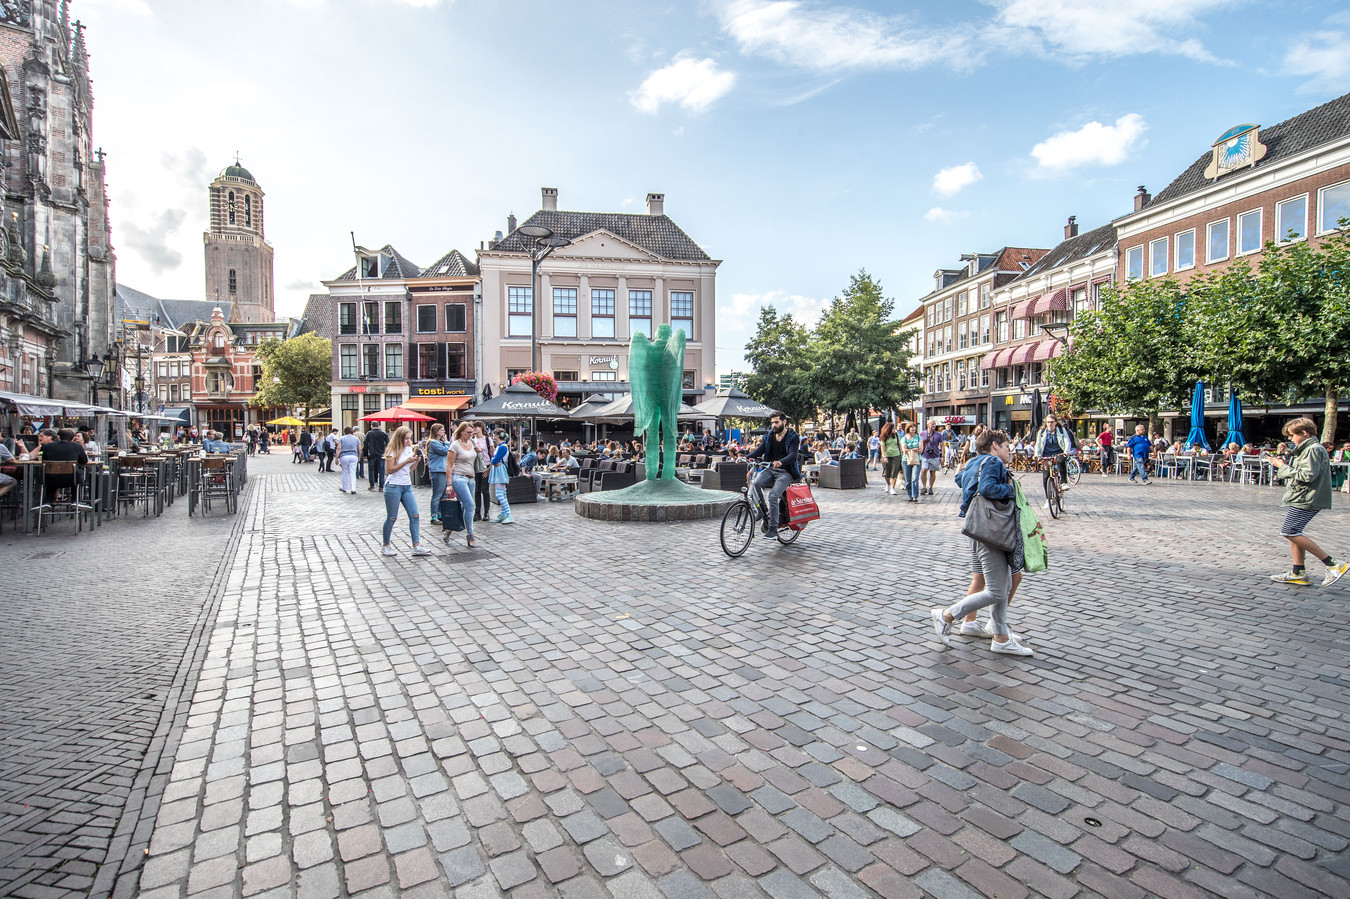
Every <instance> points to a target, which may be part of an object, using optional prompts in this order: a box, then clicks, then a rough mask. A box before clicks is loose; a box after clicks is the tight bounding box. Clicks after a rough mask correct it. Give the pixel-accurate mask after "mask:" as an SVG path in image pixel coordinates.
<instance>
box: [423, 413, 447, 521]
mask: <svg viewBox="0 0 1350 899" xmlns="http://www.w3.org/2000/svg"><path fill="white" fill-rule="evenodd" d="M449 455H450V444H449V443H448V442H447V441H446V439H445V425H443V424H441V423H440V422H439V421H438V422H436V423H435V424H434V425H432V426H431V435H430V436H429V437H427V473H428V474H429V475H431V523H432V524H438V523H439V522H440V520H441V500H442V499H443V498H444V497H445V484H446V471H445V465H446V461H445V460H446V457H447V456H449Z"/></svg>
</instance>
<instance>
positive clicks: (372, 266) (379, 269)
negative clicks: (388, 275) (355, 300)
mask: <svg viewBox="0 0 1350 899" xmlns="http://www.w3.org/2000/svg"><path fill="white" fill-rule="evenodd" d="M385 268H386V263H385V260H384V255H383V254H382V253H377V254H376V255H374V256H362V257H361V276H362V277H363V278H378V277H380V275H381V274H382V273H383V272H384V269H385Z"/></svg>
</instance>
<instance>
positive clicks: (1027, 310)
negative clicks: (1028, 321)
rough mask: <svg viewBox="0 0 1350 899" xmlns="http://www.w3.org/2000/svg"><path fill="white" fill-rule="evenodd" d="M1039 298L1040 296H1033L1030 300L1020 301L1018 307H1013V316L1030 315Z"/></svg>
mask: <svg viewBox="0 0 1350 899" xmlns="http://www.w3.org/2000/svg"><path fill="white" fill-rule="evenodd" d="M1039 299H1040V297H1032V298H1031V299H1029V300H1023V301H1022V302H1020V303H1018V304H1017V307H1016V308H1015V309H1013V314H1012V317H1013V318H1026V317H1027V316H1028V315H1031V310H1032V308H1033V307H1034V306H1035V305H1036V301H1037V300H1039Z"/></svg>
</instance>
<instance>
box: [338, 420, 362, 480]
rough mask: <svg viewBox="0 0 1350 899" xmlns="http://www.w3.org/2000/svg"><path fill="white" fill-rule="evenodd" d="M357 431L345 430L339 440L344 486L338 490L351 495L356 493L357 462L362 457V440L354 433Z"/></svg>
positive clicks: (349, 428)
mask: <svg viewBox="0 0 1350 899" xmlns="http://www.w3.org/2000/svg"><path fill="white" fill-rule="evenodd" d="M355 430H356V429H355V428H351V427H347V428H343V429H342V437H341V439H339V440H338V465H339V466H341V467H342V486H341V487H340V488H338V489H340V490H341V491H342V492H343V493H349V494H355V493H356V460H357V458H358V457H359V456H360V455H361V438H359V437H357V436H356V435H355V434H353V433H352V431H355Z"/></svg>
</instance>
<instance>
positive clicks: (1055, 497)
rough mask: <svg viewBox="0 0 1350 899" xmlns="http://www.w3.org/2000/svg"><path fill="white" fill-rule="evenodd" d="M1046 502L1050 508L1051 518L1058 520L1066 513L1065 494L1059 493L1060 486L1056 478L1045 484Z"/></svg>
mask: <svg viewBox="0 0 1350 899" xmlns="http://www.w3.org/2000/svg"><path fill="white" fill-rule="evenodd" d="M1045 501H1046V503H1048V504H1049V506H1050V517H1051V518H1058V517H1059V516H1060V514H1061V513H1063V512H1064V499H1063V494H1061V493H1060V492H1059V484H1057V483H1056V482H1055V479H1054V478H1051V479H1050V480H1048V481H1046V482H1045Z"/></svg>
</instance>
